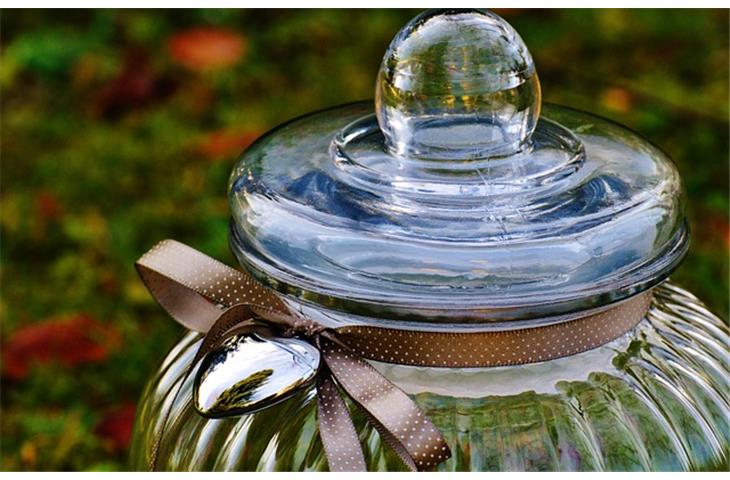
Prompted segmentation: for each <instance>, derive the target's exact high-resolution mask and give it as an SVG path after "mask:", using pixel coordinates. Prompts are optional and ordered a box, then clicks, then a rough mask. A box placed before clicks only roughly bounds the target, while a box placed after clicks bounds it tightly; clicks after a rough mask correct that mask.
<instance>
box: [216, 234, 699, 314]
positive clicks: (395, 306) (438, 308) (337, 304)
mask: <svg viewBox="0 0 730 480" xmlns="http://www.w3.org/2000/svg"><path fill="white" fill-rule="evenodd" d="M689 241H690V235H689V225H688V223H687V221H686V220H684V221H683V222H682V226H681V228H680V229H679V230H678V232H677V234H676V235H675V236H674V237H673V238H672V239H671V240H670V241H669V242H667V244H666V245H665V248H662V253H661V254H659V255H656V256H655V257H654V258H653V259H651V261H649V262H645V263H644V264H642V265H638V266H636V267H635V268H634V269H632V272H634V273H635V272H637V271H642V272H645V275H643V276H642V277H643V278H642V279H633V280H632V281H625V282H622V284H621V285H616V283H617V282H616V281H615V279H613V281H612V282H610V283H609V284H608V285H605V286H604V287H603V288H602V289H600V291H598V292H595V293H593V294H592V295H584V296H581V295H579V293H580V291H578V292H575V293H576V294H575V295H573V296H572V297H567V298H563V299H561V300H560V301H557V302H554V303H546V301H545V299H542V298H537V299H535V300H534V301H533V302H531V303H524V304H512V305H508V306H495V305H491V306H488V305H484V304H482V305H471V306H467V307H460V308H449V307H448V302H445V299H444V298H436V299H434V300H432V301H431V302H430V303H432V304H433V305H434V306H432V307H429V306H426V307H424V303H423V302H424V298H422V297H421V298H417V299H414V300H413V301H412V302H407V301H401V302H387V301H382V298H385V297H384V296H381V297H379V299H380V300H381V301H378V300H375V299H374V298H366V297H363V298H357V299H355V298H349V299H346V298H344V296H343V295H342V291H339V292H338V291H336V290H335V289H326V288H319V289H318V288H315V287H316V286H317V285H316V284H314V283H309V284H307V282H300V283H298V284H295V282H294V281H292V280H285V278H286V277H288V278H289V279H294V278H297V277H296V276H295V275H293V274H291V273H289V272H285V271H283V270H281V269H276V270H274V269H270V270H268V271H266V270H265V269H264V268H261V267H260V266H259V265H267V263H266V262H265V261H262V260H261V259H258V261H257V259H256V258H255V256H254V255H253V254H251V253H250V252H251V251H252V250H251V249H247V248H244V247H242V245H243V242H242V237H241V235H240V233H239V232H238V228H237V226H236V224H235V222H234V221H233V220H231V222H230V228H229V245H230V248H231V251H232V252H233V255H234V256H235V257H236V259H237V260H238V262H239V264H240V265H241V267H242V268H244V269H245V270H246V271H247V272H248V273H249V274H251V275H252V276H253V277H254V278H256V279H257V280H258V281H259V282H261V283H263V284H264V285H266V286H268V287H270V288H273V289H274V290H276V291H278V292H279V293H281V294H283V295H285V296H286V297H288V298H290V299H292V300H295V301H297V302H304V303H306V304H309V305H312V306H315V307H320V308H326V309H331V310H336V311H339V312H342V313H351V314H354V315H359V316H364V317H371V316H373V315H375V316H384V317H388V318H391V319H397V320H409V321H414V320H415V321H418V322H421V323H424V324H439V323H440V324H443V323H445V322H448V323H450V324H454V325H458V324H463V325H474V324H478V323H493V322H503V321H521V320H531V319H540V318H545V317H552V316H561V315H571V314H573V313H577V312H581V311H585V310H591V309H600V308H602V307H605V306H608V305H611V304H613V303H617V302H621V301H624V300H626V299H627V298H629V297H632V296H634V295H637V294H639V293H641V292H644V291H647V290H649V289H651V288H653V287H655V286H656V285H658V284H660V283H662V282H663V281H665V280H666V279H667V278H669V276H670V275H671V274H672V272H674V270H676V268H677V267H678V266H679V265H680V264H681V262H682V260H683V259H684V257H685V256H686V254H687V252H688V250H689ZM659 259H664V261H663V262H657V260H659ZM652 265H654V266H655V269H654V270H653V272H654V274H653V275H648V274H646V272H647V270H648V269H649V268H650V267H651V266H652ZM657 265H658V268H656V266H657ZM274 272H276V273H278V274H280V275H279V276H275V275H274ZM628 277H631V275H630V274H628V273H627V275H625V276H624V277H622V278H628ZM338 294H339V295H338ZM536 307H541V308H540V309H539V311H536V310H534V309H535V308H536Z"/></svg>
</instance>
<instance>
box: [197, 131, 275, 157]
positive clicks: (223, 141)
mask: <svg viewBox="0 0 730 480" xmlns="http://www.w3.org/2000/svg"><path fill="white" fill-rule="evenodd" d="M260 135H261V133H260V132H257V131H248V130H246V131H234V130H218V131H216V132H211V133H209V134H208V136H207V137H205V138H204V139H203V141H202V142H201V143H200V144H199V145H198V151H199V152H200V153H202V154H203V155H205V156H206V157H208V158H210V159H214V160H215V159H220V158H230V157H232V156H235V155H238V154H239V153H241V152H242V151H243V149H244V148H246V147H248V146H249V145H251V144H252V143H253V141H254V140H256V139H257V138H258V137H259V136H260Z"/></svg>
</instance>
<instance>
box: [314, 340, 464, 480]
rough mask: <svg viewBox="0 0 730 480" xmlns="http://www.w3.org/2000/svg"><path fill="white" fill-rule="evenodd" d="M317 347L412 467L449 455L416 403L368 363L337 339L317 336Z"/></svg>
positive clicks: (431, 463)
mask: <svg viewBox="0 0 730 480" xmlns="http://www.w3.org/2000/svg"><path fill="white" fill-rule="evenodd" d="M320 350H321V352H322V356H323V358H324V360H325V363H326V364H327V367H328V368H329V369H330V370H331V371H332V374H333V375H334V376H335V378H337V381H338V383H339V384H340V386H341V387H342V388H343V389H344V390H345V391H346V392H347V394H348V395H349V396H350V397H351V398H352V399H353V400H355V402H356V403H357V404H358V406H360V407H363V406H364V413H366V415H367V416H368V417H370V419H371V420H374V423H375V425H376V426H377V427H379V428H378V431H379V432H380V433H381V436H383V438H384V440H385V441H386V442H387V443H388V444H390V446H391V447H392V448H393V450H395V452H396V453H398V455H399V456H400V457H401V459H402V460H403V461H404V463H405V464H406V465H408V466H409V467H410V468H411V469H412V470H419V471H422V470H431V469H433V468H435V467H436V466H437V465H438V464H439V463H440V462H442V461H444V460H446V459H447V458H449V457H450V456H451V452H450V451H449V447H448V446H447V445H446V442H445V441H444V439H443V437H442V436H441V434H440V433H439V432H438V430H436V427H435V426H434V425H433V423H431V421H430V420H429V419H428V418H427V417H426V416H425V415H424V414H423V412H421V410H420V409H419V408H418V407H417V406H416V404H415V403H413V402H412V401H411V399H410V398H409V397H408V396H407V395H406V394H405V393H404V392H403V391H402V390H400V389H399V388H398V387H396V386H395V385H394V384H393V383H391V382H389V381H388V380H387V379H386V378H385V377H383V376H382V375H380V374H379V373H378V372H377V371H376V370H375V369H374V368H373V367H372V366H370V364H369V363H367V362H365V361H364V360H363V359H362V358H361V357H360V356H359V355H357V354H356V353H355V352H353V351H352V350H350V349H349V348H347V347H346V346H344V345H342V344H340V343H339V342H336V341H332V340H329V339H327V338H320Z"/></svg>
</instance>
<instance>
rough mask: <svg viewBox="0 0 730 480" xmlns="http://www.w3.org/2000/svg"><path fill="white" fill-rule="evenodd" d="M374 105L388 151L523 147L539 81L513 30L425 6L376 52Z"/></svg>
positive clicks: (475, 13)
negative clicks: (380, 56)
mask: <svg viewBox="0 0 730 480" xmlns="http://www.w3.org/2000/svg"><path fill="white" fill-rule="evenodd" d="M375 110H376V112H377V116H378V123H379V124H380V129H381V130H382V131H383V134H384V136H385V140H386V143H387V145H388V147H389V148H390V150H391V151H392V152H393V153H394V154H396V155H402V156H408V157H423V158H429V159H453V160H464V159H469V158H488V157H496V156H505V155H510V154H513V153H515V152H516V151H518V150H520V149H522V148H525V147H526V146H527V142H528V141H529V137H530V135H531V134H532V132H533V131H534V130H535V126H536V124H537V119H538V116H539V112H540V82H539V81H538V79H537V73H536V72H535V65H534V64H533V61H532V57H531V56H530V52H529V51H528V50H527V47H526V46H525V44H524V42H523V41H522V39H521V38H520V36H519V35H518V34H517V32H516V31H515V30H514V29H513V28H512V27H511V26H510V25H509V24H508V23H507V22H505V21H504V20H503V19H501V18H500V17H499V16H497V15H494V14H493V13H491V12H488V11H483V10H446V11H439V10H436V11H433V10H432V11H427V12H424V13H422V14H421V15H418V16H417V17H416V18H414V19H413V20H411V21H410V22H408V24H406V25H405V26H404V27H403V28H402V29H401V30H400V31H399V32H398V34H397V35H396V36H395V38H393V41H392V42H391V44H390V46H389V47H388V50H387V51H386V53H385V56H384V57H383V62H382V65H381V67H380V72H379V73H378V79H377V83H376V87H375Z"/></svg>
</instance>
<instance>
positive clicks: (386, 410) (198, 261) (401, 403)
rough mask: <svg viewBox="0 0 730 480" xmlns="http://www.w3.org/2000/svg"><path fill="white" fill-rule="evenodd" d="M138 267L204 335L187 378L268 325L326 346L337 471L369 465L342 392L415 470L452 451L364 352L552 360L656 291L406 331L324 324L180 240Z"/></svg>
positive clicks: (433, 360) (324, 386) (637, 309)
mask: <svg viewBox="0 0 730 480" xmlns="http://www.w3.org/2000/svg"><path fill="white" fill-rule="evenodd" d="M136 267H137V271H138V272H139V275H140V277H141V278H142V281H143V282H144V283H145V285H146V286H147V288H148V289H149V291H150V293H152V296H153V297H154V298H155V299H156V300H157V301H158V303H159V304H160V305H161V306H162V307H163V308H164V309H165V310H166V311H167V312H168V313H169V314H170V315H171V316H172V317H173V318H174V319H175V320H177V321H178V322H179V323H181V324H182V325H184V326H185V327H187V328H189V329H191V330H195V331H198V332H201V333H204V334H205V337H204V338H203V342H202V343H201V345H200V347H199V348H198V351H197V352H196V355H195V358H194V359H193V361H192V362H191V363H190V368H189V370H188V372H187V374H186V378H187V376H189V374H190V373H191V372H192V369H193V367H194V366H196V365H197V364H198V363H199V361H200V360H201V359H202V358H203V356H205V355H206V354H207V353H208V352H210V351H211V350H212V349H213V348H215V347H216V346H217V345H220V343H221V341H223V340H225V339H226V338H229V337H230V336H231V335H233V334H240V333H241V332H247V331H255V330H256V329H257V328H262V326H264V325H265V326H266V328H269V329H271V330H272V331H275V332H278V334H280V335H282V336H298V337H301V338H304V339H307V340H308V341H309V342H310V343H312V344H313V345H314V346H316V347H317V348H318V349H319V351H320V354H321V357H322V360H323V362H322V365H321V367H320V370H319V373H318V376H317V399H318V403H317V408H318V420H319V433H320V437H321V438H322V444H323V445H324V450H325V454H326V456H327V462H328V464H329V468H330V470H331V471H362V470H365V469H366V465H365V458H364V455H363V452H362V447H361V446H360V442H359V439H358V435H357V432H356V431H355V428H354V426H353V423H352V419H351V417H350V413H349V411H348V409H347V406H346V404H345V402H344V401H343V398H342V396H341V393H340V391H343V392H344V393H345V394H347V396H348V397H349V398H350V399H351V400H353V402H354V404H355V405H356V406H357V408H359V409H360V410H361V411H362V412H363V413H364V414H365V417H366V418H367V419H368V420H369V421H370V422H371V423H372V424H373V426H374V427H375V428H376V429H377V430H378V432H379V434H380V436H381V438H382V439H383V440H384V441H385V442H386V443H387V444H388V445H389V446H390V447H391V448H393V450H394V451H395V452H396V453H397V454H398V456H399V457H400V458H401V459H402V460H403V463H404V464H405V465H406V466H407V467H408V468H410V469H411V470H418V471H422V470H430V469H433V468H435V467H436V466H437V465H438V464H439V463H441V462H443V461H444V460H446V459H448V458H449V457H450V456H451V452H450V451H449V447H448V446H447V445H446V442H445V441H444V439H443V437H442V436H441V434H440V433H439V432H438V430H437V429H436V428H435V427H434V425H433V424H432V423H431V421H430V420H429V419H428V418H427V417H426V416H425V415H424V414H423V412H422V411H421V410H420V409H419V408H418V406H417V405H416V404H415V403H414V402H413V401H412V400H411V399H410V398H409V397H408V396H407V395H406V394H405V393H404V392H403V391H402V390H400V389H399V388H398V387H397V386H396V385H394V384H393V383H392V382H390V381H389V380H387V379H386V378H385V377H383V376H382V375H381V374H380V373H379V372H378V371H377V370H375V369H374V368H373V367H372V366H371V365H370V364H369V363H368V362H367V361H365V359H371V360H378V361H383V362H389V363H397V364H403V365H418V366H428V367H489V366H500V365H517V364H523V363H531V362H539V361H545V360H550V359H553V358H558V357H562V356H566V355H572V354H575V353H579V352H582V351H586V350H589V349H591V348H595V347H597V346H599V345H603V344H605V343H607V342H609V341H611V340H613V339H615V338H617V337H619V336H621V335H623V334H624V333H626V332H627V331H629V330H630V329H631V328H633V327H634V326H635V325H636V324H637V323H639V321H641V319H642V318H643V317H644V315H645V314H646V312H647V310H648V308H649V305H650V303H651V295H650V294H649V293H643V294H640V295H637V296H635V297H633V298H632V299H629V300H626V301H624V302H621V303H618V304H616V305H615V306H612V307H611V308H609V309H607V310H603V311H600V312H593V313H588V314H583V315H582V316H577V317H573V318H562V319H560V321H554V322H547V321H543V322H537V323H538V324H539V325H538V326H529V327H526V328H525V327H524V326H523V327H522V328H517V329H515V328H512V329H507V328H505V329H503V330H498V331H496V330H489V331H456V332H447V331H433V330H428V331H424V330H400V329H393V328H383V327H373V326H368V325H349V326H341V327H337V328H327V327H325V326H323V325H319V324H317V323H316V322H314V321H313V320H311V319H309V318H306V317H305V316H304V315H303V314H302V313H300V312H296V311H293V310H291V309H290V308H288V307H287V305H286V304H285V303H284V302H283V301H282V300H281V298H280V297H279V296H278V294H277V293H275V292H274V291H273V290H270V289H268V288H267V287H265V286H263V285H262V284H261V283H259V282H257V281H256V280H255V279H254V278H253V277H251V276H250V275H248V274H246V273H244V272H241V271H239V270H235V269H233V268H231V267H228V266H227V265H224V264H223V263H221V262H218V261H217V260H215V259H212V258H210V257H208V256H206V255H204V254H203V253H201V252H199V251H197V250H195V249H193V248H191V247H188V246H186V245H184V244H181V243H179V242H176V241H174V240H164V241H162V242H160V243H159V244H157V245H156V246H155V247H153V248H152V249H151V250H150V251H148V252H147V253H146V254H145V255H144V256H142V258H140V259H139V260H138V261H137V263H136ZM182 383H184V382H181V383H180V385H182ZM338 387H339V388H338ZM178 391H179V389H178ZM168 413H169V412H168ZM166 423H167V418H165V419H164V421H163V427H162V429H161V431H160V433H159V435H158V437H157V439H156V441H155V444H154V445H153V448H152V454H151V458H150V469H152V470H154V469H155V467H156V464H157V455H158V451H159V447H160V442H161V438H162V435H163V433H164V429H165V425H166Z"/></svg>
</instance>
